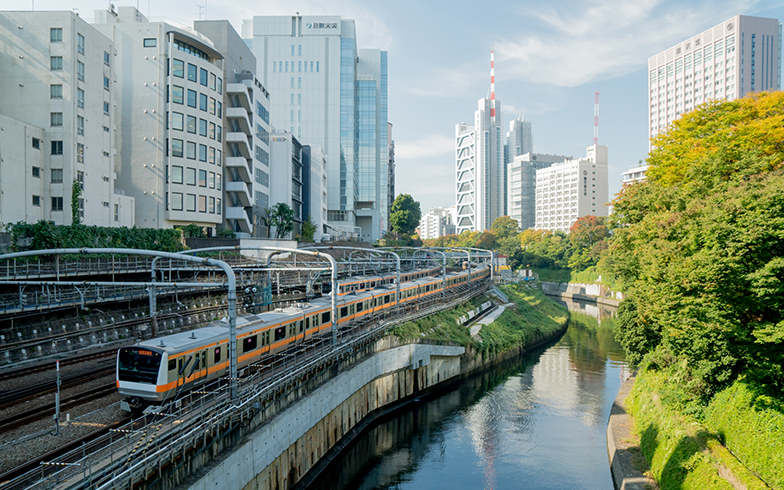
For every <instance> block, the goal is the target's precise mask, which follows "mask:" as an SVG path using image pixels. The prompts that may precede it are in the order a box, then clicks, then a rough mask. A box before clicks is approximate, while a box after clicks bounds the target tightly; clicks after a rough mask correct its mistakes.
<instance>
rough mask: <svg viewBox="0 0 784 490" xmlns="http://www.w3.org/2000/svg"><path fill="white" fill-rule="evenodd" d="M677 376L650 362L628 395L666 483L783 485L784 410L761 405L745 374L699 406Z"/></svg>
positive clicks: (698, 489) (686, 489)
mask: <svg viewBox="0 0 784 490" xmlns="http://www.w3.org/2000/svg"><path fill="white" fill-rule="evenodd" d="M675 376H677V373H676V372H673V371H672V370H669V369H663V370H659V369H658V368H657V367H656V366H655V365H654V364H651V363H648V362H646V363H643V365H642V367H641V369H640V372H639V374H638V376H637V379H636V381H635V384H634V388H633V389H632V392H631V394H630V395H629V398H627V400H626V405H627V407H628V408H629V411H630V414H631V415H632V417H633V419H634V429H635V431H636V432H637V434H638V435H639V436H640V447H641V449H642V452H643V454H644V455H645V458H646V459H647V461H648V463H649V464H650V467H651V473H652V474H653V477H654V478H655V479H656V480H657V482H658V483H659V485H660V486H661V488H662V490H668V489H683V490H690V489H695V490H702V489H705V488H711V489H713V488H717V489H722V488H725V489H732V488H746V489H747V490H756V489H760V490H762V489H765V488H774V489H781V488H784V486H783V484H784V481H782V476H781V475H782V471H783V470H782V468H784V462H782V458H784V453H782V451H781V447H782V441H784V423H783V422H784V417H783V416H782V413H781V411H777V410H775V409H771V408H770V407H766V408H763V410H762V413H761V411H760V410H759V409H758V408H755V403H759V402H756V400H758V397H755V395H754V393H753V391H751V390H749V388H748V387H747V386H746V385H745V384H744V382H742V381H738V382H736V383H735V384H733V385H732V386H731V387H729V388H727V389H726V390H724V391H723V392H721V393H720V394H719V395H717V396H716V398H715V399H714V401H713V402H712V403H711V405H710V406H709V407H708V409H707V410H697V411H695V410H694V408H695V407H694V405H693V404H692V403H691V402H690V401H689V399H690V397H689V396H688V394H687V393H685V391H686V390H687V388H685V387H684V385H683V384H681V383H679V382H678V380H677V378H675ZM764 400H766V401H765V402H763V404H770V403H771V400H770V398H764ZM778 406H780V404H779V405H778ZM761 415H762V416H761ZM761 422H762V423H761ZM724 440H726V447H725V446H724V445H722V441H724ZM730 451H732V452H730ZM755 474H756V475H755ZM757 475H759V477H758V476H757ZM763 480H764V481H763ZM733 484H734V485H733Z"/></svg>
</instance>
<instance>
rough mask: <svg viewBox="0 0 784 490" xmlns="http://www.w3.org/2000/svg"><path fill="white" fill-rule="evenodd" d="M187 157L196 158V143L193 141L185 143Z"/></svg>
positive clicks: (189, 158)
mask: <svg viewBox="0 0 784 490" xmlns="http://www.w3.org/2000/svg"><path fill="white" fill-rule="evenodd" d="M185 157H186V158H187V159H188V160H196V143H194V142H193V141H188V142H186V143H185Z"/></svg>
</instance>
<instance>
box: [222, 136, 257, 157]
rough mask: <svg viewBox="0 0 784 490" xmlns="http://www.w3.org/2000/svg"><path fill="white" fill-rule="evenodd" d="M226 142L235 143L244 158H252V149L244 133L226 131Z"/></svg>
mask: <svg viewBox="0 0 784 490" xmlns="http://www.w3.org/2000/svg"><path fill="white" fill-rule="evenodd" d="M226 143H228V144H229V145H232V144H235V145H237V147H238V148H239V149H240V153H241V154H242V156H243V157H245V159H247V160H250V159H251V158H253V151H252V150H251V148H250V143H248V136H247V135H246V134H245V133H226Z"/></svg>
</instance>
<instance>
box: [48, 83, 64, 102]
mask: <svg viewBox="0 0 784 490" xmlns="http://www.w3.org/2000/svg"><path fill="white" fill-rule="evenodd" d="M49 98H50V99H62V98H63V86H62V85H49Z"/></svg>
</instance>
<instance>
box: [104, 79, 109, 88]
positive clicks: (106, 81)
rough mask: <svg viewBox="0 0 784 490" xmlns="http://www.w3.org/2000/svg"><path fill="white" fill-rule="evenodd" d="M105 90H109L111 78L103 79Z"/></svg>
mask: <svg viewBox="0 0 784 490" xmlns="http://www.w3.org/2000/svg"><path fill="white" fill-rule="evenodd" d="M103 88H105V89H106V90H109V77H106V76H105V77H103Z"/></svg>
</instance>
